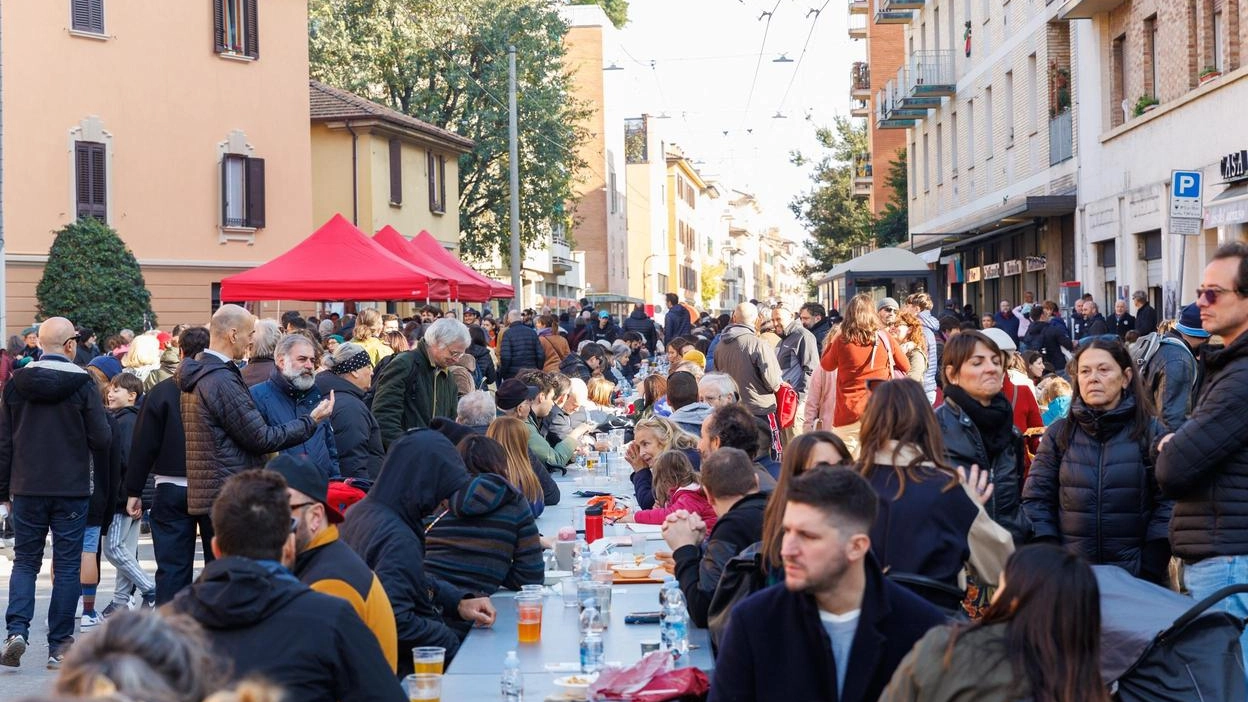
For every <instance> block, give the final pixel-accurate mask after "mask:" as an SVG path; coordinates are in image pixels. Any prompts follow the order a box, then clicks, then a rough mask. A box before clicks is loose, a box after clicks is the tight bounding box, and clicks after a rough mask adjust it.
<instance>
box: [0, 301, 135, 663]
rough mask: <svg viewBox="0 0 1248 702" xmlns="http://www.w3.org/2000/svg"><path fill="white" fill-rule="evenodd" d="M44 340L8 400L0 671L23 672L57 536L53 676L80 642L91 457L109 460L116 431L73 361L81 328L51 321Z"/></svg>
mask: <svg viewBox="0 0 1248 702" xmlns="http://www.w3.org/2000/svg"><path fill="white" fill-rule="evenodd" d="M38 334H39V348H41V349H42V350H43V351H42V353H41V354H40V356H39V358H38V359H36V360H35V361H32V362H31V363H29V364H27V365H26V367H24V368H22V369H21V370H18V371H17V372H16V373H14V374H13V379H12V380H10V381H9V382H8V383H6V384H5V387H4V396H3V400H0V505H3V506H4V507H5V508H6V511H9V510H11V512H12V515H13V532H14V545H15V557H14V559H13V571H12V574H11V575H10V576H9V608H8V613H7V615H6V617H5V619H6V623H7V625H8V635H7V638H6V639H5V641H4V645H3V648H0V665H4V666H10V667H17V666H18V665H20V664H21V659H22V654H24V653H25V652H26V645H27V643H28V642H29V641H30V622H31V619H32V618H34V615H35V581H36V578H37V577H38V576H39V569H40V567H41V566H42V564H43V549H44V542H45V540H46V539H47V536H48V532H49V531H50V532H51V533H52V565H53V568H54V569H55V570H56V578H55V579H54V580H53V583H52V597H51V600H50V602H49V603H48V667H49V668H59V667H60V664H61V661H62V660H63V659H64V656H65V651H66V650H67V649H68V648H69V645H70V644H72V643H73V641H74V636H73V634H74V614H75V611H76V609H77V606H78V594H79V582H78V576H79V568H80V566H81V554H82V534H83V531H84V530H85V529H86V526H87V509H88V502H89V499H90V497H91V485H92V465H91V452H92V451H107V450H108V448H109V442H110V440H111V438H112V430H111V429H110V428H109V424H108V418H107V416H106V415H105V414H104V403H103V401H102V400H101V398H100V393H99V392H98V391H97V390H96V387H95V383H94V381H92V379H91V376H90V374H88V373H87V371H85V370H83V369H82V368H79V367H78V366H76V365H74V364H73V362H72V361H71V360H70V359H72V358H73V357H74V355H75V354H76V352H77V350H78V349H77V344H78V332H77V331H76V330H75V329H74V325H73V324H71V323H70V322H69V320H68V319H65V318H64V317H52V318H51V319H48V320H45V321H44V322H43V324H41V325H39V331H38Z"/></svg>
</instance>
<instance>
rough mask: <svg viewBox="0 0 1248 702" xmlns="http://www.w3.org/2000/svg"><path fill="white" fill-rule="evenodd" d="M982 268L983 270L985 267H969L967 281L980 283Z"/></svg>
mask: <svg viewBox="0 0 1248 702" xmlns="http://www.w3.org/2000/svg"><path fill="white" fill-rule="evenodd" d="M982 270H983V269H981V268H980V267H979V266H975V267H974V268H969V269H967V271H966V282H968V283H978V282H979V280H980V273H981V272H982Z"/></svg>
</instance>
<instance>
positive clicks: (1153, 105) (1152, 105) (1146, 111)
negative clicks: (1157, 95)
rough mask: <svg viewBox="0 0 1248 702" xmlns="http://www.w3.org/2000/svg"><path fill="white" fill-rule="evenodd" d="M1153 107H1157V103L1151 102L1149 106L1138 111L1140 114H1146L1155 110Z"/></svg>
mask: <svg viewBox="0 0 1248 702" xmlns="http://www.w3.org/2000/svg"><path fill="white" fill-rule="evenodd" d="M1155 109H1157V103H1153V104H1151V105H1149V106H1147V107H1145V108H1144V109H1143V110H1141V111H1140V112H1141V113H1142V114H1148V113H1149V112H1152V111H1153V110H1155Z"/></svg>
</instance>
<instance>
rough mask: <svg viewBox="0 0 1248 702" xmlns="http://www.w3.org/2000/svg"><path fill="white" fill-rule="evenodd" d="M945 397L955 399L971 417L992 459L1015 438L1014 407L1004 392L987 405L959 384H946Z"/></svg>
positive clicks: (995, 396)
mask: <svg viewBox="0 0 1248 702" xmlns="http://www.w3.org/2000/svg"><path fill="white" fill-rule="evenodd" d="M945 397H946V398H948V399H950V400H953V401H954V403H955V404H957V406H958V407H959V408H960V409H961V410H962V411H963V412H965V413H966V416H968V417H970V418H971V423H972V424H974V425H975V428H976V429H978V430H979V436H980V438H981V439H983V441H984V449H986V450H987V451H988V458H989V459H990V460H991V459H993V458H996V457H997V456H999V455H1001V452H1002V451H1004V450H1005V449H1006V448H1008V447H1009V445H1010V442H1011V441H1012V440H1013V438H1014V408H1013V407H1011V406H1010V401H1009V400H1007V399H1005V394H1004V393H997V394H996V395H994V396H993V398H992V401H991V402H990V403H988V406H987V407H985V406H984V405H981V404H980V403H979V400H976V399H975V398H973V397H971V395H970V393H968V392H967V391H966V390H963V389H962V388H961V387H960V386H958V385H948V386H946V387H945Z"/></svg>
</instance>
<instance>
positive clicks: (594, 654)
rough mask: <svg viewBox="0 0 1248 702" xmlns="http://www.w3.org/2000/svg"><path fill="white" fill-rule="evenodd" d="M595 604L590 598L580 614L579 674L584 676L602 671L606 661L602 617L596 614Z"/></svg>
mask: <svg viewBox="0 0 1248 702" xmlns="http://www.w3.org/2000/svg"><path fill="white" fill-rule="evenodd" d="M597 604H598V603H597V602H596V601H595V600H594V599H593V598H590V599H589V600H586V602H585V609H584V611H582V612H581V620H580V630H581V672H582V673H586V674H589V673H596V672H598V671H599V670H602V667H603V665H604V662H605V660H606V650H605V648H604V647H603V643H602V615H600V614H599V613H598V607H597V606H596V605H597Z"/></svg>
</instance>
